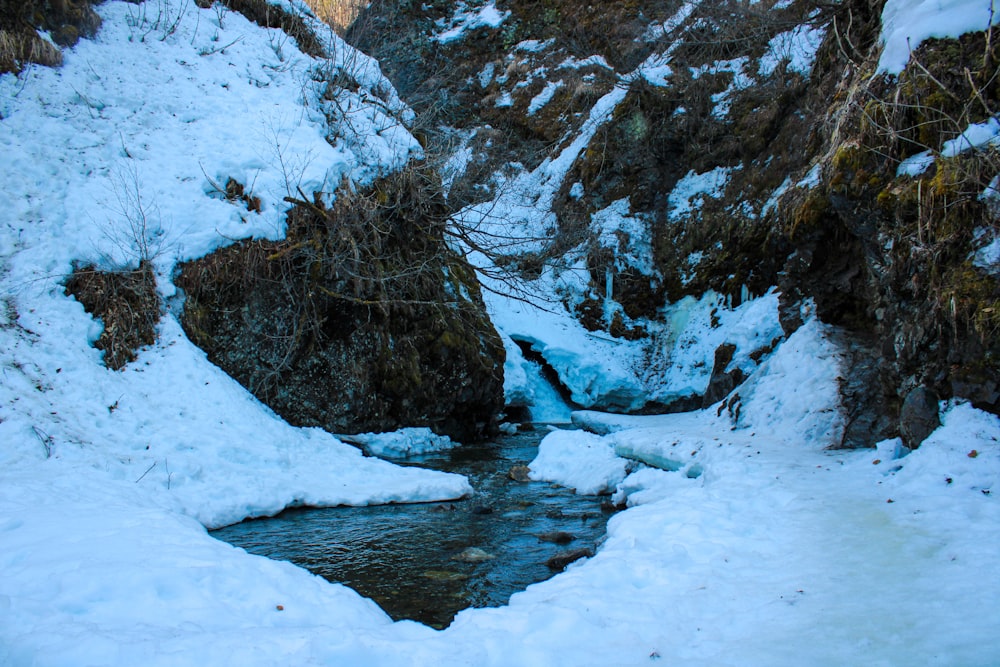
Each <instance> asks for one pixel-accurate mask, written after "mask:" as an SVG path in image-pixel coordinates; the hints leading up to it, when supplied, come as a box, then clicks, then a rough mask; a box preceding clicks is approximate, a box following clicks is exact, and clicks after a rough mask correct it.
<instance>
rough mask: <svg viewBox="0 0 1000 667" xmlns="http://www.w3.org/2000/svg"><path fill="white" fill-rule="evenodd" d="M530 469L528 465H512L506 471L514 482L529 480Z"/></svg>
mask: <svg viewBox="0 0 1000 667" xmlns="http://www.w3.org/2000/svg"><path fill="white" fill-rule="evenodd" d="M530 472H531V470H530V469H529V468H528V466H514V467H513V468H511V469H510V470H509V471H507V477H508V478H510V479H512V480H514V481H515V482H530V481H531V478H530V477H528V474H529V473H530Z"/></svg>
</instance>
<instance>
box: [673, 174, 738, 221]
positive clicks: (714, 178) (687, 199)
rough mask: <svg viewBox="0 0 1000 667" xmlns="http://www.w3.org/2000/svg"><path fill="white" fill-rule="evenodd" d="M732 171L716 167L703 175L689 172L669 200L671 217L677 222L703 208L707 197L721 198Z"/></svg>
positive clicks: (677, 185)
mask: <svg viewBox="0 0 1000 667" xmlns="http://www.w3.org/2000/svg"><path fill="white" fill-rule="evenodd" d="M732 171H733V170H732V168H731V167H716V168H715V169H711V170H709V171H706V172H703V173H701V174H697V173H695V172H694V170H691V171H689V172H688V173H687V174H686V175H685V176H684V177H683V178H681V180H679V181H677V184H676V185H675V186H674V189H673V190H672V191H671V192H670V195H669V197H668V198H667V205H668V211H669V217H670V218H671V219H673V220H677V219H679V218H682V217H685V216H688V215H691V214H692V213H694V212H696V211H697V210H698V209H700V208H701V206H702V204H703V203H704V200H705V197H706V196H708V197H712V198H714V199H718V198H719V197H721V196H722V193H723V192H724V191H725V189H726V185H728V184H729V179H730V175H731V174H732Z"/></svg>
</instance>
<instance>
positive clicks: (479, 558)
mask: <svg viewBox="0 0 1000 667" xmlns="http://www.w3.org/2000/svg"><path fill="white" fill-rule="evenodd" d="M494 558H496V556H494V555H493V554H491V553H489V552H488V551H485V550H484V549H480V548H479V547H469V548H467V549H464V550H463V551H462V552H461V553H458V554H455V555H454V556H452V557H451V559H452V560H457V561H458V562H460V563H482V562H483V561H486V560H493V559H494Z"/></svg>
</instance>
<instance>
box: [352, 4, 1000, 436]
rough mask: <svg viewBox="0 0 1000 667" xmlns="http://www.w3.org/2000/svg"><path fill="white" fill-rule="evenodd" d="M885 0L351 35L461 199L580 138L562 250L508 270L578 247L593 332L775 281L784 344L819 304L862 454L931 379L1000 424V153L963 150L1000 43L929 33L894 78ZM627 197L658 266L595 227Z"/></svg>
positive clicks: (392, 10) (359, 28) (397, 25)
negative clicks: (885, 44) (415, 118)
mask: <svg viewBox="0 0 1000 667" xmlns="http://www.w3.org/2000/svg"><path fill="white" fill-rule="evenodd" d="M882 4H883V3H882V2H879V1H878V0H845V1H844V2H841V3H824V4H821V5H819V6H817V4H816V3H806V2H795V1H788V0H782V1H780V2H776V1H774V0H761V1H760V2H750V3H748V2H738V1H736V0H731V1H730V0H713V1H711V2H708V1H706V2H680V0H677V1H675V2H643V1H642V0H637V1H634V2H620V3H619V2H616V3H594V4H591V5H584V6H581V5H580V4H579V3H576V2H569V1H568V0H565V1H564V0H546V1H545V2H541V3H538V2H531V3H527V2H519V1H518V0H497V1H496V2H495V3H489V4H486V3H477V2H474V3H468V2H462V3H456V2H450V1H448V0H437V1H435V2H426V3H416V2H396V1H389V0H376V2H373V3H372V4H371V6H370V8H369V10H368V12H367V13H366V14H363V15H362V17H361V18H360V19H359V21H358V22H356V23H355V25H354V26H353V27H352V30H351V31H350V32H349V38H350V39H353V40H354V42H355V43H356V44H357V45H359V46H360V47H361V48H363V49H364V50H366V51H367V52H369V53H371V54H372V55H374V56H375V57H377V58H378V59H379V60H380V61H381V63H382V66H383V69H384V71H385V72H386V74H387V75H388V76H389V77H390V78H392V79H393V80H394V82H395V83H396V85H397V86H398V87H399V89H400V90H401V92H402V93H403V95H404V97H406V98H407V99H408V101H410V102H411V103H412V104H413V105H414V107H415V108H416V109H417V111H418V114H422V117H423V118H424V126H425V128H426V132H427V134H428V136H429V137H430V141H431V144H432V146H434V145H437V146H439V147H440V150H441V152H443V153H445V154H446V155H448V156H455V155H461V156H462V159H461V160H457V161H456V160H454V159H453V160H452V162H451V164H452V165H454V164H455V163H456V162H457V163H458V164H459V165H460V166H459V167H458V168H457V169H456V170H455V173H454V174H453V176H451V177H450V178H452V179H453V180H452V185H451V189H450V191H449V198H450V203H451V204H452V205H453V206H454V207H461V206H463V205H465V204H468V203H469V202H474V201H476V200H477V199H482V198H489V197H490V196H493V194H494V193H495V188H496V183H497V182H498V181H499V180H500V179H498V178H497V175H498V174H503V173H505V171H506V172H510V171H516V170H518V169H520V170H530V169H533V168H534V167H535V166H537V165H538V164H539V163H541V162H542V160H544V159H546V158H553V157H554V156H558V155H560V154H561V153H562V154H566V153H565V152H566V149H567V147H568V146H570V144H571V143H572V142H574V141H579V140H580V138H581V137H583V139H584V140H585V141H586V146H585V147H584V148H583V149H582V150H580V151H579V152H577V153H574V154H573V155H572V157H573V163H572V166H571V167H570V168H569V169H568V170H566V171H565V175H564V176H563V177H562V180H561V182H560V184H559V186H558V193H557V195H556V196H555V197H554V198H553V199H552V202H551V205H550V207H551V213H552V214H554V216H555V219H556V220H557V225H556V226H555V227H554V228H553V229H552V231H551V233H550V235H549V238H548V240H547V241H546V243H545V244H544V246H543V247H542V248H541V250H537V249H533V250H532V252H530V253H522V254H520V255H518V254H517V253H512V256H511V257H507V258H506V264H507V265H508V266H512V267H514V268H515V269H517V270H520V271H521V272H522V274H523V275H526V276H529V277H530V276H532V275H537V272H538V270H539V267H541V266H544V265H547V264H549V265H551V264H556V263H558V262H559V260H560V257H561V256H562V254H563V253H564V252H565V251H566V249H567V248H571V247H578V246H580V244H583V245H584V246H585V247H586V248H588V250H587V269H588V270H589V288H588V293H587V295H586V298H584V299H582V300H581V301H579V302H577V303H573V304H568V305H570V307H572V308H573V309H574V310H575V311H576V312H577V314H578V316H579V318H580V319H581V321H582V322H584V323H585V324H586V325H587V326H588V327H589V328H591V329H594V330H603V331H605V332H607V333H609V334H611V335H612V336H641V335H642V331H641V329H642V327H641V322H642V321H643V319H644V318H645V319H655V318H656V317H657V313H658V309H659V308H660V307H661V306H662V305H663V304H664V303H666V302H672V301H676V300H678V299H680V298H682V297H684V296H686V295H694V296H699V295H702V294H704V293H706V292H707V291H709V290H714V291H716V292H719V293H721V294H724V295H727V296H728V297H729V298H730V299H731V301H733V302H737V303H738V302H739V301H740V300H741V299H744V298H746V297H748V296H753V295H757V294H762V293H763V292H765V291H766V290H767V289H769V288H770V287H772V286H779V287H780V290H781V294H782V325H783V327H784V328H785V330H786V333H787V332H790V331H792V330H794V329H795V328H796V327H797V326H799V324H800V323H801V321H802V314H803V311H805V310H812V309H815V311H816V312H817V313H818V315H819V317H820V318H821V319H822V320H824V321H826V322H828V323H832V324H835V325H838V326H839V327H840V328H841V330H842V332H843V335H844V337H845V346H846V349H849V350H850V356H851V358H852V359H854V362H855V363H852V364H850V365H851V366H852V367H853V368H854V369H855V370H856V372H853V371H851V370H850V369H848V372H847V373H846V374H847V375H848V376H850V377H845V379H844V387H843V393H844V396H845V404H846V409H847V411H848V412H849V413H850V414H851V420H852V423H853V424H855V426H854V428H853V429H852V428H849V429H848V431H849V435H848V437H847V438H846V440H845V444H848V445H857V444H870V443H871V442H873V441H875V440H877V439H878V438H880V437H883V436H887V435H892V434H895V433H896V432H897V429H898V421H897V417H898V411H899V408H900V405H901V404H902V402H903V400H904V399H905V398H906V397H907V395H909V394H910V393H911V392H912V391H914V390H915V389H917V388H918V387H922V388H924V390H930V391H932V392H935V393H936V394H937V395H938V396H940V397H951V396H956V397H962V398H967V399H970V400H972V401H973V402H974V404H975V405H977V406H978V407H981V408H984V409H987V410H990V411H993V412H998V411H1000V357H998V356H997V355H998V352H1000V343H998V337H997V335H996V332H997V330H998V323H1000V319H998V317H1000V316H998V313H1000V310H998V308H1000V304H998V302H997V299H998V296H1000V292H998V281H997V266H996V261H995V259H992V260H991V259H990V258H989V257H988V256H987V255H989V248H991V247H992V246H990V244H991V243H994V242H995V240H996V238H997V235H998V216H997V206H996V202H997V198H996V197H995V196H992V197H991V196H990V194H989V193H990V192H991V190H990V185H991V183H992V187H993V188H994V190H993V191H992V192H994V195H995V188H996V181H995V180H994V178H995V177H996V176H997V174H998V172H1000V158H998V153H997V149H996V148H995V147H992V148H991V147H988V146H982V147H976V148H970V149H968V150H962V149H961V147H960V146H958V145H957V143H956V139H957V138H958V137H959V135H960V134H961V133H962V132H963V131H965V130H966V128H969V127H970V126H974V125H976V124H982V123H986V122H988V121H989V119H991V118H994V117H995V114H996V113H997V112H998V111H1000V99H998V98H1000V89H998V86H1000V83H998V81H997V75H996V72H997V67H996V62H997V60H996V58H997V55H998V54H997V47H996V40H992V39H991V38H990V37H991V36H990V35H989V34H987V33H978V34H968V35H966V36H964V37H963V38H961V39H960V40H932V41H930V42H927V43H925V44H924V45H922V46H921V47H920V48H919V49H917V51H916V52H915V53H914V54H913V56H912V58H911V61H910V64H909V66H908V67H907V68H906V70H905V71H904V72H902V74H900V75H899V76H898V77H891V76H888V75H885V74H880V73H878V72H877V71H876V69H877V63H878V57H879V51H880V45H879V43H878V37H879V31H880V16H881V12H882ZM986 23H987V21H986V19H985V18H984V27H985V25H986ZM612 98H613V99H614V101H613V112H612V113H610V114H609V115H607V116H604V117H599V115H598V113H597V111H598V110H599V109H600V108H601V106H602V105H607V104H609V102H608V100H611V99H612ZM595 119H598V120H597V121H596V124H597V125H598V127H596V129H595V128H594V127H593V125H594V124H595ZM992 122H995V120H994V121H992ZM456 143H457V144H458V145H459V148H460V150H457V151H456V150H454V149H453V147H454V145H455V144H456ZM921 156H923V157H921ZM921 159H922V160H923V162H920V160H921ZM918 163H919V164H920V165H923V166H924V167H925V168H924V169H922V170H918V169H917V168H916V167H915V166H914V165H917V164H918ZM613 206H617V207H618V208H620V209H622V210H623V212H624V213H625V214H627V215H629V216H631V217H633V218H635V219H638V220H641V221H642V222H643V224H644V226H645V228H646V229H647V230H648V232H647V234H648V239H647V240H648V242H649V243H650V244H651V247H652V256H653V262H652V265H643V264H642V263H639V262H634V261H629V244H630V242H631V241H632V240H634V239H630V238H627V235H624V234H620V235H619V238H618V242H617V243H615V242H611V243H609V242H608V239H607V235H606V234H604V235H603V236H602V232H601V229H600V224H599V221H600V219H601V216H602V212H604V211H606V210H609V207H613ZM851 434H853V435H851Z"/></svg>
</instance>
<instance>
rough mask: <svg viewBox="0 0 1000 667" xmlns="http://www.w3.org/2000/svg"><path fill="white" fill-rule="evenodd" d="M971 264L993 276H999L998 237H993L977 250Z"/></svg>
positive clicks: (999, 252) (999, 241)
mask: <svg viewBox="0 0 1000 667" xmlns="http://www.w3.org/2000/svg"><path fill="white" fill-rule="evenodd" d="M972 264H973V265H974V266H977V267H979V268H980V269H983V270H984V271H986V272H987V273H989V274H991V275H993V276H1000V238H995V239H993V240H992V241H990V242H989V243H987V244H986V245H984V246H983V247H982V248H980V249H979V250H977V251H976V253H975V255H974V256H973V259H972Z"/></svg>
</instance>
